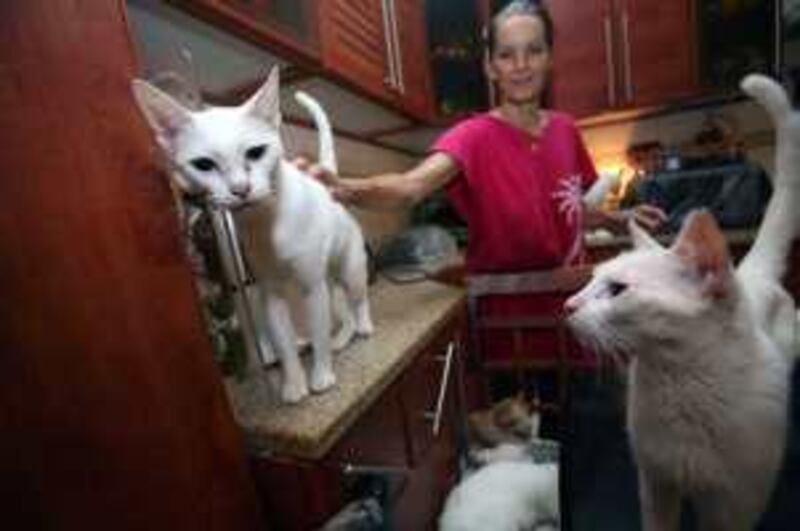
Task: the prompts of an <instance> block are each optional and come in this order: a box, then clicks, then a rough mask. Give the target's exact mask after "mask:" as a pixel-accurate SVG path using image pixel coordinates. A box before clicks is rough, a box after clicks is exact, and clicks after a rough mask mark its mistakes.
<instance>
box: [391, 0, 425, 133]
mask: <svg viewBox="0 0 800 531" xmlns="http://www.w3.org/2000/svg"><path fill="white" fill-rule="evenodd" d="M394 5H395V13H396V21H397V33H398V41H399V52H398V53H399V55H400V57H399V59H400V69H401V72H400V79H401V82H400V85H401V86H400V87H399V92H400V98H401V102H402V105H403V107H405V108H406V110H408V111H409V112H410V113H412V114H414V115H415V116H417V117H419V118H421V119H430V118H431V117H432V116H433V109H434V104H433V90H432V85H431V71H430V60H429V51H428V39H427V31H426V22H425V2H424V1H423V0H394Z"/></svg>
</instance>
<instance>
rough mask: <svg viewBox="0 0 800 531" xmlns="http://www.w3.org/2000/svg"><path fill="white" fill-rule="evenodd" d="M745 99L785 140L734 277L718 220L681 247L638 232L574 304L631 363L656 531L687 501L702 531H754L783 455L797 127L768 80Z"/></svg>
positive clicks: (591, 339)
mask: <svg viewBox="0 0 800 531" xmlns="http://www.w3.org/2000/svg"><path fill="white" fill-rule="evenodd" d="M742 88H743V90H744V91H745V92H746V93H748V94H749V95H750V96H751V97H753V98H754V99H755V100H756V101H757V102H758V103H760V104H761V105H762V106H763V107H764V108H765V109H766V110H767V112H768V114H769V115H770V116H771V118H772V121H773V123H774V126H775V128H776V130H777V146H776V171H775V174H774V177H773V194H772V197H771V199H770V201H769V204H768V206H767V210H766V212H765V215H764V219H763V220H762V223H761V225H760V227H759V230H758V233H757V236H756V239H755V242H754V244H753V246H752V247H751V249H750V251H749V252H748V254H747V255H746V256H745V257H744V258H743V260H742V261H741V263H740V265H739V266H738V268H737V269H735V270H734V269H733V266H732V265H731V261H730V258H729V254H728V248H727V244H726V242H725V240H724V236H723V235H722V233H721V231H720V229H719V227H718V226H717V224H716V222H715V221H714V219H713V217H712V216H711V215H710V214H708V213H707V212H696V213H693V214H692V215H690V216H689V217H688V219H687V220H686V221H685V223H684V225H683V227H682V229H681V232H680V234H679V235H678V237H677V239H676V241H675V243H674V244H673V245H672V247H671V248H663V247H661V246H660V245H659V244H658V243H657V242H656V241H655V240H653V239H652V238H651V237H650V236H649V235H648V234H647V233H646V232H644V231H643V230H642V229H640V228H639V227H637V226H636V225H635V224H632V225H631V226H630V230H631V236H632V239H633V241H634V250H633V251H631V252H629V253H625V254H622V255H620V256H618V257H616V258H614V259H612V260H610V261H608V262H606V263H604V264H601V265H599V266H598V267H597V268H596V270H595V273H594V275H593V278H592V280H591V281H590V282H589V284H588V285H587V286H586V287H584V288H583V289H582V290H581V291H580V292H579V293H577V294H576V295H574V296H573V297H572V298H570V299H569V300H568V301H567V303H566V309H567V311H568V312H569V313H570V317H569V322H570V325H571V327H572V328H573V330H574V331H575V332H576V335H577V336H578V338H579V339H581V340H582V341H584V342H586V343H588V344H591V345H593V346H594V347H595V348H597V350H599V351H604V352H611V353H620V354H622V355H623V356H625V357H626V358H629V359H630V365H629V368H628V397H627V424H628V431H629V436H630V440H631V446H632V449H633V452H634V456H635V459H636V462H637V468H638V471H639V497H640V505H641V510H642V523H643V527H644V529H645V530H647V531H671V530H677V529H679V523H680V512H681V501H688V502H690V503H691V504H692V505H693V508H694V511H695V514H696V517H697V521H698V528H699V529H701V530H720V531H721V530H725V531H737V530H750V529H753V528H754V526H755V525H756V523H757V521H758V518H759V516H760V515H761V513H762V512H763V511H764V509H765V507H766V505H767V503H768V500H769V498H770V495H771V492H772V490H773V487H774V484H775V480H776V477H777V474H778V472H779V469H780V467H781V462H782V459H783V454H784V450H785V444H786V435H787V422H788V393H789V373H790V370H791V364H792V362H793V360H794V356H795V352H796V350H797V344H796V328H797V318H796V312H795V309H794V303H793V301H792V299H791V297H790V296H789V295H788V294H787V293H786V292H785V291H784V289H783V288H782V287H781V284H780V281H781V278H782V276H783V274H784V273H785V270H786V260H787V256H788V252H789V249H790V245H791V242H792V240H793V239H794V237H795V236H796V234H797V231H798V227H800V220H798V210H799V209H797V206H796V205H797V204H798V201H800V114H798V113H796V112H792V110H791V108H790V104H789V100H788V98H787V96H786V93H785V92H784V90H783V89H782V88H781V87H780V85H778V84H777V83H776V82H774V81H772V80H771V79H769V78H767V77H764V76H760V75H750V76H748V77H746V78H745V79H744V80H743V81H742Z"/></svg>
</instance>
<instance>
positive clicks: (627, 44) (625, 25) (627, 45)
mask: <svg viewBox="0 0 800 531" xmlns="http://www.w3.org/2000/svg"><path fill="white" fill-rule="evenodd" d="M629 22H630V21H629V20H628V10H627V9H625V10H623V11H622V51H623V53H624V55H625V56H624V58H623V60H624V62H623V66H624V69H623V75H624V76H625V98H626V99H627V102H628V103H631V102H632V101H633V73H632V72H631V36H630V24H629Z"/></svg>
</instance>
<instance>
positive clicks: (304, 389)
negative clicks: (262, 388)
mask: <svg viewBox="0 0 800 531" xmlns="http://www.w3.org/2000/svg"><path fill="white" fill-rule="evenodd" d="M306 396H308V386H307V385H306V382H305V380H304V379H297V380H295V381H293V382H288V381H287V382H286V383H284V384H283V388H282V389H281V400H282V401H283V402H284V403H285V404H296V403H298V402H300V401H301V400H302V399H304V398H305V397H306Z"/></svg>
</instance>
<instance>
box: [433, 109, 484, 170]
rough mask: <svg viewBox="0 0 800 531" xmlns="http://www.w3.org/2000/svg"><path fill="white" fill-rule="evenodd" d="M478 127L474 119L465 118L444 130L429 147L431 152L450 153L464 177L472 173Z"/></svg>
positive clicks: (475, 156)
mask: <svg viewBox="0 0 800 531" xmlns="http://www.w3.org/2000/svg"><path fill="white" fill-rule="evenodd" d="M478 138H479V128H478V127H477V123H476V120H475V119H469V120H465V121H463V122H461V123H459V124H457V125H455V126H454V127H452V128H451V129H449V130H447V131H445V132H444V133H443V134H442V135H441V136H440V137H439V138H438V139H437V140H436V142H434V144H433V146H432V147H431V149H430V151H431V152H438V153H445V154H447V155H450V156H451V157H452V158H453V159H454V160H455V161H456V163H457V164H458V166H459V169H460V170H461V174H462V176H463V177H464V178H465V179H469V176H470V175H472V174H473V173H474V168H475V165H476V163H477V160H476V158H477V155H476V154H477V153H478V150H477V149H476V142H478Z"/></svg>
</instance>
